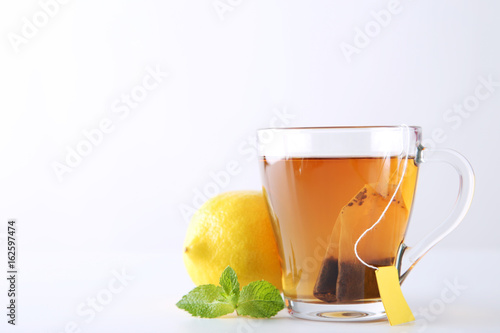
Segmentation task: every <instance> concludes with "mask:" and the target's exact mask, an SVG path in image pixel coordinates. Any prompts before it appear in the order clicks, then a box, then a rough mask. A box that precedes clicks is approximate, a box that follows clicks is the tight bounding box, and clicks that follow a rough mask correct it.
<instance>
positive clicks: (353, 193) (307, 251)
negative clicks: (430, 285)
mask: <svg viewBox="0 0 500 333" xmlns="http://www.w3.org/2000/svg"><path fill="white" fill-rule="evenodd" d="M257 136H258V150H259V163H260V170H261V175H262V182H263V192H264V195H265V197H266V200H267V204H268V207H269V212H270V215H271V221H272V224H273V230H274V234H275V238H276V243H277V246H278V249H279V254H280V262H281V269H282V282H283V293H284V296H285V301H286V304H287V307H288V310H289V313H290V314H291V315H292V316H294V317H298V318H305V319H314V320H327V321H367V320H377V319H381V318H384V317H385V311H384V308H383V305H382V303H381V300H380V296H379V293H378V288H377V285H376V280H375V274H374V268H376V267H379V266H388V265H393V266H395V267H396V268H397V269H398V271H399V272H400V282H403V280H404V279H405V278H406V276H407V274H408V273H409V272H410V270H411V269H412V268H413V266H414V265H415V263H417V262H418V261H419V260H420V258H422V256H423V255H424V254H425V253H426V252H427V251H428V250H429V249H430V248H431V247H433V246H434V245H435V244H436V243H438V242H439V241H440V240H441V239H443V238H444V237H445V236H446V235H447V234H449V233H450V232H451V231H452V230H453V229H455V228H456V227H457V225H458V224H459V223H460V222H461V221H462V220H463V218H464V216H465V214H466V212H467V210H468V208H469V206H470V204H471V201H472V197H473V192H474V173H473V170H472V167H471V166H470V164H469V163H468V161H467V160H466V159H465V158H464V157H463V156H462V155H460V154H459V153H457V152H455V151H452V150H448V149H429V148H424V147H422V146H421V144H420V142H421V128H420V127H413V126H411V127H408V126H380V127H318V128H274V129H262V130H259V131H258V132H257ZM427 162H445V163H449V164H451V165H452V166H454V167H455V169H456V171H457V172H458V174H459V181H460V187H459V193H458V199H457V202H456V205H455V207H454V209H453V211H452V212H451V213H450V215H449V216H448V218H447V219H446V220H445V221H444V222H443V223H441V224H440V225H439V226H438V227H437V228H436V229H435V230H433V231H432V232H430V233H429V234H428V235H427V236H426V237H424V238H423V239H422V240H420V241H419V242H418V243H417V244H415V245H414V246H411V247H409V246H407V245H406V244H405V243H404V238H405V234H406V229H407V226H408V221H409V218H410V214H411V209H412V204H413V197H414V193H415V188H416V183H417V176H418V170H419V168H420V167H421V165H422V164H424V163H427ZM375 223H377V224H376V226H375V227H373V225H374V224H375ZM371 227H373V228H371ZM368 229H370V230H368ZM367 230H368V231H367ZM362 235H363V236H362ZM370 266H371V267H370Z"/></svg>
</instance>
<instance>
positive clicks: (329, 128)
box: [257, 125, 422, 131]
mask: <svg viewBox="0 0 500 333" xmlns="http://www.w3.org/2000/svg"><path fill="white" fill-rule="evenodd" d="M402 127H403V126H402V125H387V126H384V125H377V126H297V127H264V128H259V129H257V131H269V130H273V131H276V130H286V131H292V130H308V131H314V130H336V129H338V130H341V129H353V130H354V129H365V130H369V129H400V128H402ZM408 128H411V129H413V130H421V129H422V127H421V126H408Z"/></svg>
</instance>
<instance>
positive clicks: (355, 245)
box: [354, 124, 410, 270]
mask: <svg viewBox="0 0 500 333" xmlns="http://www.w3.org/2000/svg"><path fill="white" fill-rule="evenodd" d="M400 127H401V129H406V156H405V163H404V167H403V174H402V175H401V179H400V180H399V183H398V185H397V186H396V190H395V191H394V194H393V195H392V197H391V200H389V203H388V204H387V206H386V207H385V209H384V211H383V212H382V214H381V215H380V217H379V218H378V220H377V222H375V223H374V224H373V225H372V226H371V227H370V228H368V229H366V230H365V231H364V232H363V233H362V234H361V236H359V238H358V240H357V241H356V243H355V244H354V254H355V255H356V258H358V260H359V261H360V262H361V263H362V264H363V265H365V266H366V267H370V268H373V269H374V270H377V269H378V268H377V267H375V266H372V265H370V264H367V263H366V262H365V261H364V260H363V259H361V257H360V256H359V254H358V244H359V241H360V240H361V239H362V238H363V237H364V236H365V235H366V234H367V233H368V232H369V231H371V230H372V229H373V228H375V227H376V226H377V224H379V223H380V221H382V218H383V217H384V215H385V213H386V212H387V210H388V209H389V207H390V206H391V203H392V201H393V200H394V198H395V197H396V194H397V193H398V191H399V188H400V187H401V184H402V183H403V178H404V176H405V174H406V167H407V166H408V154H409V153H410V128H409V127H408V125H405V124H402V125H401V126H400Z"/></svg>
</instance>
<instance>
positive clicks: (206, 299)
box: [176, 284, 234, 318]
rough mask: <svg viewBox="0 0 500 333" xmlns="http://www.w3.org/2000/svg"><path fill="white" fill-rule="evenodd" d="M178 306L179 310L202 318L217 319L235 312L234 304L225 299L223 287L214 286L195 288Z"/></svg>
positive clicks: (206, 285)
mask: <svg viewBox="0 0 500 333" xmlns="http://www.w3.org/2000/svg"><path fill="white" fill-rule="evenodd" d="M176 305H177V307H178V308H179V309H183V310H186V311H187V312H189V313H190V314H191V315H193V316H197V317H202V318H217V317H220V316H223V315H225V314H228V313H231V312H233V311H234V306H233V304H231V303H229V302H228V301H227V299H226V298H225V297H224V291H223V289H222V287H216V286H214V285H213V284H205V285H202V286H198V287H196V288H194V289H193V290H191V291H190V292H189V293H188V294H187V295H184V296H183V297H182V299H181V300H180V301H179V302H177V304H176Z"/></svg>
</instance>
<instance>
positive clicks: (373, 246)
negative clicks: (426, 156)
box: [314, 172, 409, 303]
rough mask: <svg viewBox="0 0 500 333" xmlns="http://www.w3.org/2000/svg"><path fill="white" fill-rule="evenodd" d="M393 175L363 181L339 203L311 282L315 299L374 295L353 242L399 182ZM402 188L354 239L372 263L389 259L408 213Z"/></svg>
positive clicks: (389, 262) (375, 290) (368, 273)
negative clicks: (320, 264)
mask: <svg viewBox="0 0 500 333" xmlns="http://www.w3.org/2000/svg"><path fill="white" fill-rule="evenodd" d="M397 174H398V172H395V174H394V175H393V176H392V177H391V179H390V181H389V182H387V181H386V182H378V183H370V184H366V185H365V186H364V187H363V188H362V189H360V191H359V192H358V193H357V194H356V195H355V196H354V197H353V198H352V199H351V200H350V201H349V202H348V203H347V204H346V205H345V206H344V207H343V208H342V210H341V212H340V214H339V215H338V217H337V220H336V222H335V226H334V228H333V231H332V235H331V238H330V244H329V247H328V250H327V252H326V254H325V258H324V260H323V263H322V267H321V269H320V273H319V275H318V279H317V281H316V285H315V287H314V296H315V297H317V298H318V299H320V300H323V301H325V302H340V303H342V302H349V301H353V300H360V299H368V298H378V297H379V294H378V288H377V281H376V278H375V273H374V271H373V270H372V269H371V268H368V267H366V266H365V265H363V264H362V263H361V262H360V261H359V260H358V258H357V257H356V254H355V251H354V245H355V243H356V241H357V240H358V238H359V237H360V236H361V234H362V233H363V232H364V231H365V230H367V229H368V228H370V227H371V226H372V225H373V223H374V220H377V218H378V217H379V216H380V215H381V214H382V212H383V211H384V209H385V208H386V207H387V205H388V203H389V200H390V199H391V197H392V196H393V194H394V192H395V191H396V190H397V187H398V186H397V185H396V184H394V181H393V180H394V178H396V177H397ZM402 193H403V191H398V192H397V193H396V195H395V196H394V198H393V201H392V203H391V205H389V207H388V209H387V211H386V212H385V214H384V216H383V217H382V219H381V221H380V223H379V224H378V225H377V226H376V227H375V228H374V229H373V230H371V232H370V233H368V234H366V235H365V236H364V237H363V239H362V240H361V241H360V243H359V244H358V254H359V256H361V257H362V258H363V259H364V260H365V261H366V262H368V263H370V264H372V265H375V266H388V265H392V264H393V262H394V255H395V250H396V249H397V248H398V246H399V244H400V242H401V240H402V238H403V236H404V232H405V227H406V220H407V218H408V213H409V212H408V209H407V207H406V205H405V200H404V198H403V194H402ZM402 221H404V222H403V223H401V222H402Z"/></svg>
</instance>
